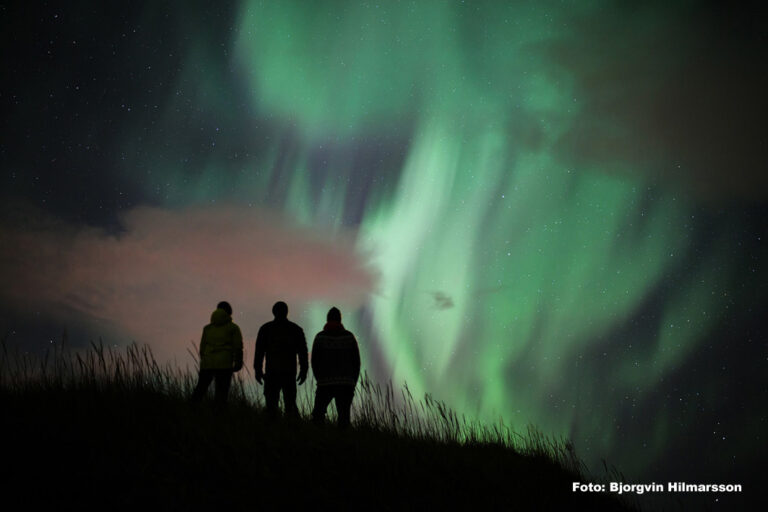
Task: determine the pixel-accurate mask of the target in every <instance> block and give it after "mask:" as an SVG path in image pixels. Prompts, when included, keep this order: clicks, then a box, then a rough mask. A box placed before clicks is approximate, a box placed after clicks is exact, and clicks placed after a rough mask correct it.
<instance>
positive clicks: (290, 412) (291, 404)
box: [283, 375, 299, 417]
mask: <svg viewBox="0 0 768 512" xmlns="http://www.w3.org/2000/svg"><path fill="white" fill-rule="evenodd" d="M283 404H284V405H285V415H286V416H292V417H298V416H299V409H298V408H297V407H296V378H295V377H294V376H292V375H288V376H286V377H285V378H284V379H283Z"/></svg>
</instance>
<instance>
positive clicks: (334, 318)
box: [326, 306, 341, 322]
mask: <svg viewBox="0 0 768 512" xmlns="http://www.w3.org/2000/svg"><path fill="white" fill-rule="evenodd" d="M326 319H327V320H328V321H329V322H341V311H339V308H337V307H335V306H334V307H332V308H331V309H329V310H328V316H327V317H326Z"/></svg>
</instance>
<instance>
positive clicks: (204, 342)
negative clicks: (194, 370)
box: [197, 327, 208, 368]
mask: <svg viewBox="0 0 768 512" xmlns="http://www.w3.org/2000/svg"><path fill="white" fill-rule="evenodd" d="M207 351H208V339H207V337H206V335H205V327H203V335H202V336H200V351H199V352H198V354H197V356H198V361H197V365H198V366H200V367H201V368H202V364H203V357H204V354H205V353H206V352H207Z"/></svg>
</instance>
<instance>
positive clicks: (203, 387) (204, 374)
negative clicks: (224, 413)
mask: <svg viewBox="0 0 768 512" xmlns="http://www.w3.org/2000/svg"><path fill="white" fill-rule="evenodd" d="M212 380H213V371H212V370H203V369H201V370H200V373H199V374H198V376H197V386H195V390H194V391H193V392H192V401H193V402H199V401H201V400H202V399H203V397H204V396H205V392H206V391H208V386H210V385H211V381H212Z"/></svg>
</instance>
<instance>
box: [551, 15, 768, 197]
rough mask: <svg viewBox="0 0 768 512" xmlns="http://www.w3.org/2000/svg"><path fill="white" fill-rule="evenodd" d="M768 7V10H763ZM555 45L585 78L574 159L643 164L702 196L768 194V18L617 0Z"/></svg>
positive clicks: (572, 135) (567, 153)
mask: <svg viewBox="0 0 768 512" xmlns="http://www.w3.org/2000/svg"><path fill="white" fill-rule="evenodd" d="M762 12H765V11H762ZM569 21H570V23H569V24H570V26H571V29H572V35H573V37H567V38H564V39H562V40H560V41H558V42H557V43H555V44H552V45H550V46H548V48H547V52H550V55H551V56H552V57H553V58H554V59H555V60H556V61H557V62H558V63H559V64H560V65H561V66H563V67H565V68H567V69H568V70H569V72H570V73H571V74H572V76H573V77H574V78H575V89H576V90H575V98H574V104H575V105H576V107H577V108H578V109H580V111H579V114H578V116H577V119H576V121H575V123H574V124H573V125H572V126H571V128H570V130H569V131H568V132H567V133H566V134H565V136H564V137H563V138H562V139H561V140H560V146H559V151H560V154H561V156H562V157H564V160H566V159H567V161H570V162H576V163H577V164H578V165H581V166H584V167H592V166H600V167H601V168H604V167H609V168H615V169H616V170H617V171H619V170H621V169H622V168H625V167H627V163H628V162H632V163H633V166H632V167H633V168H637V167H638V164H639V167H641V168H643V169H644V171H646V172H649V173H650V174H651V175H652V176H653V177H654V178H656V179H659V180H662V181H664V182H666V183H674V184H676V185H680V186H683V187H685V188H686V189H689V190H691V191H693V192H694V193H695V194H696V195H698V196H699V197H704V198H709V199H712V198H721V199H723V198H725V199H730V198H747V199H763V198H764V197H765V192H766V190H768V187H767V185H768V174H767V173H765V167H766V164H767V163H768V130H767V129H766V125H765V119H766V116H768V94H766V91H768V31H766V30H765V27H766V26H768V18H766V15H765V14H761V12H760V11H758V10H757V9H751V8H750V6H748V5H746V6H745V5H741V4H739V5H738V6H734V7H728V6H727V4H723V3H717V4H711V5H707V4H701V3H685V4H683V3H676V2H668V3H663V4H661V3H651V4H648V3H642V4H636V3H621V2H619V3H615V4H613V5H612V6H608V7H606V8H604V9H603V10H601V12H600V13H599V16H590V17H589V18H587V17H585V18H582V19H579V18H578V17H574V18H572V19H571V20H569Z"/></svg>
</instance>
